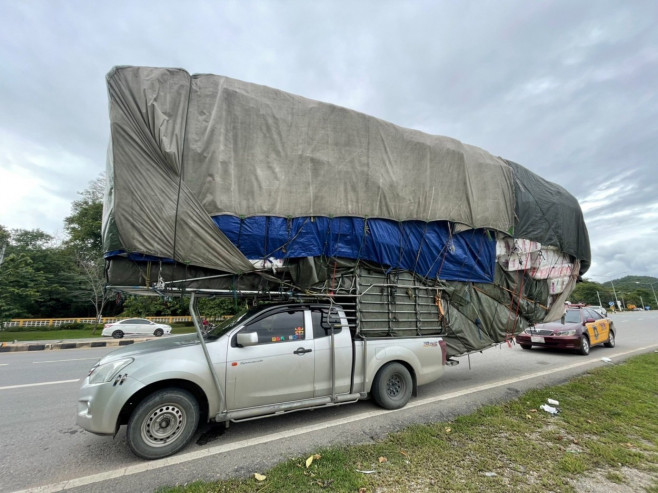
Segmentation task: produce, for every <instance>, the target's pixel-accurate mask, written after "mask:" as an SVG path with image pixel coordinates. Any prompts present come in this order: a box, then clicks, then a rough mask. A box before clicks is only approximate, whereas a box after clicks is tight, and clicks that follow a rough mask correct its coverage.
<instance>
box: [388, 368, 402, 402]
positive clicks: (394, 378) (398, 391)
mask: <svg viewBox="0 0 658 493" xmlns="http://www.w3.org/2000/svg"><path fill="white" fill-rule="evenodd" d="M403 393H404V380H402V377H401V376H400V375H398V374H395V375H391V378H389V379H388V381H387V382H386V395H388V396H389V397H391V398H393V399H394V398H396V397H399V396H400V395H402V394H403Z"/></svg>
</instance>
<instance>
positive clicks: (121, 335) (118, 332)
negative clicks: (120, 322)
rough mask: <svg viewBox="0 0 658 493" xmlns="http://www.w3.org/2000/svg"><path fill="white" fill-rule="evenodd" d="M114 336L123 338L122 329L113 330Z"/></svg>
mask: <svg viewBox="0 0 658 493" xmlns="http://www.w3.org/2000/svg"><path fill="white" fill-rule="evenodd" d="M112 337H114V338H115V339H121V338H122V337H123V332H122V331H120V330H115V331H114V332H112Z"/></svg>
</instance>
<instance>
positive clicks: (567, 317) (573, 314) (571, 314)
mask: <svg viewBox="0 0 658 493" xmlns="http://www.w3.org/2000/svg"><path fill="white" fill-rule="evenodd" d="M578 322H580V310H567V313H565V314H564V323H567V324H573V323H578Z"/></svg>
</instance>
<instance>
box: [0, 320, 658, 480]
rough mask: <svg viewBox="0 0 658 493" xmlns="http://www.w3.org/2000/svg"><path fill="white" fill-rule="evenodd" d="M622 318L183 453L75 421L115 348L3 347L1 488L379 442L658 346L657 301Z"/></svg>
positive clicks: (188, 472) (237, 470)
mask: <svg viewBox="0 0 658 493" xmlns="http://www.w3.org/2000/svg"><path fill="white" fill-rule="evenodd" d="M613 320H614V323H615V326H616V328H617V345H616V347H615V348H605V347H603V346H598V347H594V348H592V351H591V353H590V354H589V356H580V355H576V354H573V353H568V352H558V351H552V350H543V349H533V350H531V351H524V350H522V349H521V348H520V347H519V346H516V345H513V346H511V347H509V346H507V345H502V346H500V347H496V348H492V349H488V350H486V351H484V352H482V353H477V354H473V355H471V356H470V358H466V357H462V358H460V359H459V360H460V365H459V366H456V367H449V368H447V369H446V374H445V376H444V377H443V378H441V379H440V380H438V381H436V382H434V383H432V384H429V385H426V386H423V387H420V389H419V395H418V397H417V398H415V399H412V401H411V402H410V403H409V404H408V405H407V406H406V407H405V408H403V409H401V410H397V411H385V410H382V409H380V408H378V407H377V406H376V405H375V404H374V403H372V402H371V401H365V402H360V403H357V404H352V405H346V406H342V407H336V408H331V409H322V410H316V411H311V412H298V413H293V414H289V415H286V416H280V417H276V418H269V419H263V420H258V421H249V422H244V423H237V424H231V426H230V428H229V429H228V430H224V429H223V428H222V427H220V426H206V427H204V428H203V429H202V430H201V431H200V432H199V434H198V436H197V438H196V442H195V443H193V444H191V445H190V446H188V447H187V448H186V449H185V450H183V451H182V452H180V453H179V454H177V455H175V456H173V457H170V458H167V459H163V460H160V461H150V462H148V461H143V460H141V459H138V458H136V457H135V456H133V455H132V454H131V452H130V451H129V450H128V448H127V446H126V444H125V427H123V428H122V429H121V430H120V432H119V434H118V435H117V436H116V437H115V438H114V439H113V438H112V437H99V436H96V435H93V434H91V433H88V432H85V431H83V430H82V429H80V428H79V427H77V426H76V424H75V410H76V398H77V393H78V388H79V386H80V384H81V381H82V379H83V378H84V376H86V374H87V372H88V370H89V368H90V367H91V366H92V365H93V364H94V363H95V362H96V361H97V360H98V359H99V358H100V357H102V356H103V355H104V354H106V353H108V352H109V351H110V350H111V349H106V348H102V349H68V350H60V351H30V352H18V353H0V416H2V420H0V437H1V439H0V444H1V447H0V464H1V465H2V467H0V492H16V491H40V492H48V491H62V490H66V491H74V492H96V491H98V492H107V491H113V492H124V491H125V492H134V491H153V490H155V489H156V488H158V487H161V486H173V485H176V484H185V483H188V482H192V481H195V480H199V479H201V480H214V479H218V478H227V477H231V476H247V475H251V474H253V473H254V472H263V471H265V470H266V469H267V468H269V467H271V466H272V465H274V464H276V463H277V462H279V461H281V460H285V459H287V458H290V457H300V456H301V457H305V456H306V455H308V454H311V453H314V452H315V451H316V450H317V449H319V448H322V447H326V446H328V445H332V444H354V443H368V442H371V441H373V440H377V439H379V438H381V437H383V436H384V435H385V434H386V433H388V432H390V431H394V430H397V429H400V428H402V427H404V426H407V425H409V424H412V423H419V422H429V421H444V420H450V419H453V418H454V417H456V416H458V415H462V414H466V413H469V412H471V411H472V410H474V409H475V408H477V407H478V406H481V405H484V404H490V403H494V402H500V401H502V400H505V399H510V398H514V397H516V396H518V395H520V394H521V393H523V392H525V391H526V390H528V389H531V388H535V387H541V386H546V385H552V384H556V383H560V382H563V381H565V380H567V379H568V378H570V377H571V376H573V375H578V374H581V373H584V372H586V371H587V370H589V369H592V368H596V367H599V366H603V365H606V364H610V363H606V362H604V361H602V358H611V359H612V361H613V363H612V364H614V363H618V362H620V361H623V360H624V359H626V358H628V357H631V356H633V355H637V354H641V353H643V352H652V351H656V350H658V311H654V312H629V313H618V314H615V315H613ZM469 366H470V368H469ZM556 397H558V398H559V396H556Z"/></svg>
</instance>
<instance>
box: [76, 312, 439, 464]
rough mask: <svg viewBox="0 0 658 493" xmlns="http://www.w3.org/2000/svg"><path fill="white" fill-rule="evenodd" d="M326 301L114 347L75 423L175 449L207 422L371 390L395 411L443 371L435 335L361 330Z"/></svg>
mask: <svg viewBox="0 0 658 493" xmlns="http://www.w3.org/2000/svg"><path fill="white" fill-rule="evenodd" d="M351 329H353V327H352V328H351V327H350V325H349V324H348V321H347V317H346V315H345V312H344V311H343V309H342V308H341V307H340V306H338V305H335V304H334V305H329V304H322V303H316V304H313V303H311V304H299V303H287V304H273V305H260V306H257V307H255V308H251V309H249V310H246V311H243V312H242V313H240V314H238V315H236V316H235V317H233V318H232V319H230V320H227V321H225V322H224V323H222V324H220V325H219V326H217V327H215V328H214V329H213V330H211V331H209V332H208V333H206V334H203V336H201V334H200V332H199V334H187V335H183V336H171V337H166V338H161V339H158V340H154V341H147V342H143V343H139V344H135V345H131V346H126V347H124V348H122V349H119V350H117V351H114V352H112V353H110V354H108V355H107V356H105V357H104V358H102V359H101V360H100V361H99V362H98V363H97V364H96V365H95V366H94V367H93V368H92V369H91V370H90V372H89V375H88V376H87V378H85V380H84V382H83V384H82V387H81V389H80V393H79V398H78V409H77V423H78V424H79V425H80V426H81V427H82V428H84V429H85V430H87V431H90V432H92V433H96V434H99V435H113V434H115V433H116V432H117V431H118V429H119V427H120V426H121V425H123V424H127V426H128V428H127V442H128V446H129V447H130V449H131V450H132V451H133V452H134V453H135V454H136V455H138V456H139V457H142V458H145V459H158V458H162V457H166V456H168V455H171V454H174V453H176V452H178V451H179V450H180V449H181V448H183V447H184V446H185V445H186V444H187V443H189V441H190V440H191V439H192V437H193V436H194V434H195V432H196V430H197V427H198V424H199V422H200V421H201V420H207V421H215V422H229V421H234V422H237V421H241V420H245V419H253V418H256V417H267V416H275V415H277V414H281V413H285V412H291V411H297V410H302V409H314V408H318V407H325V406H334V405H340V404H346V403H350V402H356V401H358V400H360V399H365V398H367V397H372V398H373V399H374V400H375V402H377V404H379V405H380V406H382V407H384V408H386V409H398V408H401V407H403V406H404V405H406V403H407V402H408V401H409V399H410V398H411V396H412V395H415V393H416V389H417V386H418V385H422V384H425V383H428V382H431V381H434V380H436V379H437V378H439V377H440V376H441V375H442V373H443V369H444V366H445V364H446V347H445V343H444V341H443V339H442V338H441V337H438V336H414V337H405V338H400V337H382V338H376V339H370V338H368V339H365V338H361V337H359V336H358V335H357V334H356V333H355V331H354V330H351Z"/></svg>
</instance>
